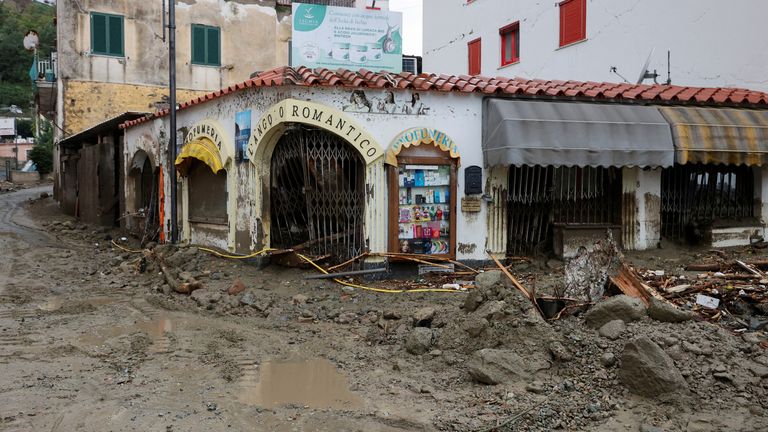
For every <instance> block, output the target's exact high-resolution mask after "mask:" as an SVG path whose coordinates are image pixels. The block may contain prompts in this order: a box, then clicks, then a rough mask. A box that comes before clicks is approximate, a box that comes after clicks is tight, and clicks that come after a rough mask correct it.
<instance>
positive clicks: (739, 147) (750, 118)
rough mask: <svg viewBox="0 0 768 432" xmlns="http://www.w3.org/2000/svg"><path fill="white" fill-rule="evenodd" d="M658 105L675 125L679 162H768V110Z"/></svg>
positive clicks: (676, 154)
mask: <svg viewBox="0 0 768 432" xmlns="http://www.w3.org/2000/svg"><path fill="white" fill-rule="evenodd" d="M659 109H660V110H661V113H662V114H663V115H664V117H666V118H667V121H669V123H670V125H671V126H672V138H673V141H674V144H675V162H676V163H678V164H686V163H703V164H710V163H711V164H727V165H747V166H760V165H766V164H768V111H766V110H751V109H738V108H703V107H661V108H659Z"/></svg>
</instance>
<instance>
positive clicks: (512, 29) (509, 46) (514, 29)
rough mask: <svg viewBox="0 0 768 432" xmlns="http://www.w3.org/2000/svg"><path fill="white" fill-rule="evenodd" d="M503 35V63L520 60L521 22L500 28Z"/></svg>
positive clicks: (500, 33) (504, 64)
mask: <svg viewBox="0 0 768 432" xmlns="http://www.w3.org/2000/svg"><path fill="white" fill-rule="evenodd" d="M499 35H500V36H501V65H502V66H506V65H508V64H512V63H516V62H518V61H520V22H516V23H513V24H510V25H508V26H506V27H503V28H501V29H499Z"/></svg>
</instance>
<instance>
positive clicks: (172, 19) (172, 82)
mask: <svg viewBox="0 0 768 432" xmlns="http://www.w3.org/2000/svg"><path fill="white" fill-rule="evenodd" d="M168 87H169V89H168V92H169V99H170V101H169V102H170V105H171V106H170V121H169V123H170V129H171V136H170V137H169V138H170V144H169V147H170V148H169V149H168V155H169V158H168V160H169V161H170V163H171V167H169V168H170V170H166V172H167V173H168V176H169V177H170V180H171V243H176V242H177V241H178V234H179V230H178V217H177V212H178V209H177V208H176V183H177V182H176V167H175V162H176V0H168Z"/></svg>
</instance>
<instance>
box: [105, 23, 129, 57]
mask: <svg viewBox="0 0 768 432" xmlns="http://www.w3.org/2000/svg"><path fill="white" fill-rule="evenodd" d="M108 28H109V54H111V55H115V56H122V55H123V53H124V51H125V50H124V49H123V17H121V16H109V25H108Z"/></svg>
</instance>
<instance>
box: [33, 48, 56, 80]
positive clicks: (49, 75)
mask: <svg viewBox="0 0 768 432" xmlns="http://www.w3.org/2000/svg"><path fill="white" fill-rule="evenodd" d="M58 63H59V62H58V59H57V55H56V53H55V52H54V53H51V56H50V57H49V58H44V59H38V60H37V80H38V81H48V82H54V81H56V76H57V75H58V72H59V68H58Z"/></svg>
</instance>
